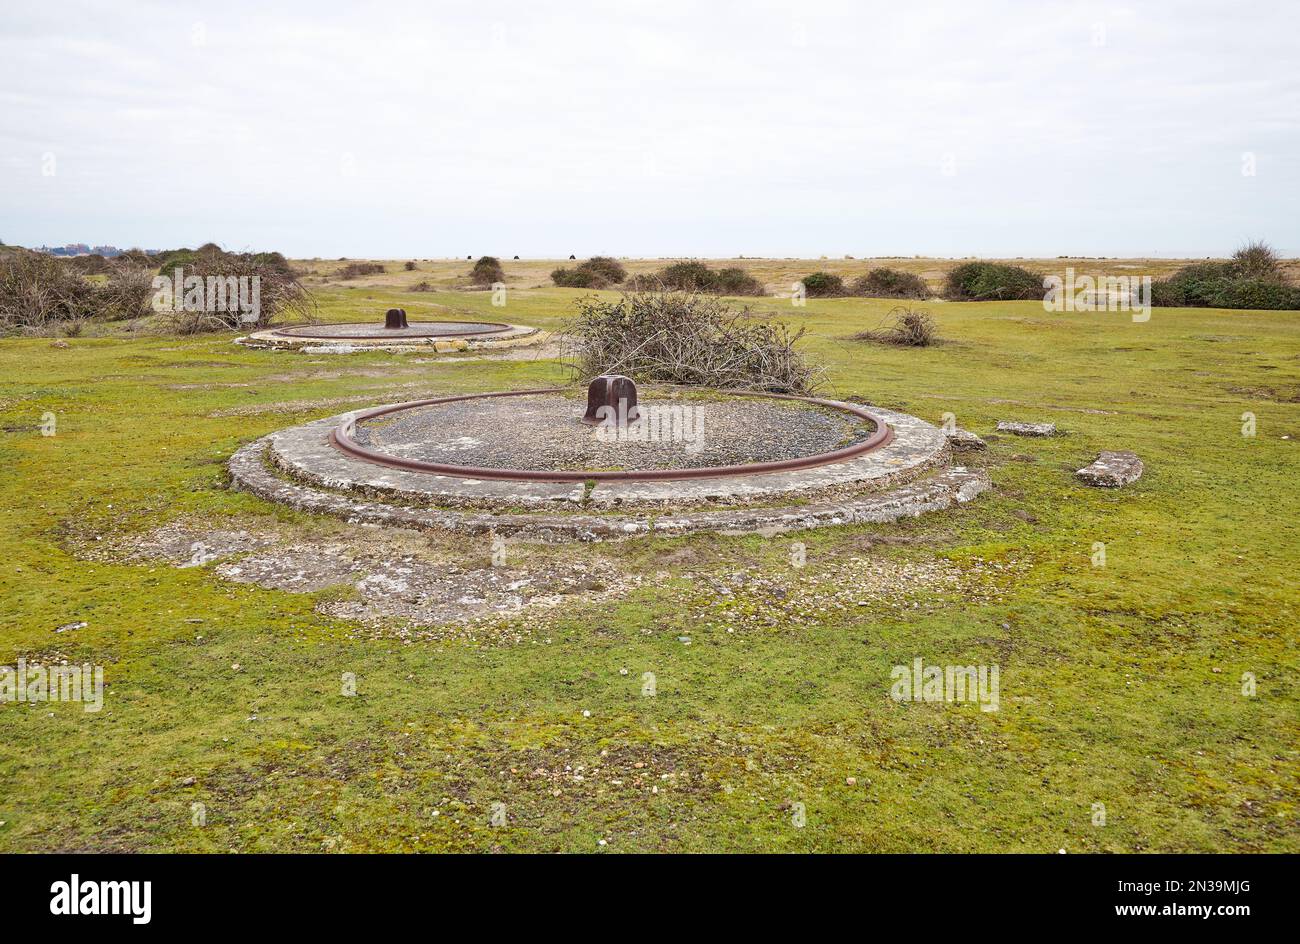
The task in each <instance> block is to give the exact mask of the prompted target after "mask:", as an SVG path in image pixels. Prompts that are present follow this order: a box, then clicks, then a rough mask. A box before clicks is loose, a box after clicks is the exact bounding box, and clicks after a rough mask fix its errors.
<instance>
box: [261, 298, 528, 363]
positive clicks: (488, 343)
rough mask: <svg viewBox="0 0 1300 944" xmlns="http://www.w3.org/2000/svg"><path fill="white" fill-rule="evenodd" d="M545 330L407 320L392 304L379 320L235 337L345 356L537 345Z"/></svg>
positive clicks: (269, 345)
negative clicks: (356, 353) (372, 352)
mask: <svg viewBox="0 0 1300 944" xmlns="http://www.w3.org/2000/svg"><path fill="white" fill-rule="evenodd" d="M544 338H545V333H544V332H541V331H538V330H537V329H536V328H529V327H526V326H524V325H512V324H504V323H500V322H492V321H410V320H409V319H408V318H407V314H406V310H405V309H404V308H390V309H389V310H388V311H387V312H386V313H385V315H384V320H383V322H375V323H367V322H326V323H322V324H305V325H288V326H285V327H280V328H268V329H266V330H264V331H258V332H256V333H254V334H250V335H248V336H247V337H241V338H236V339H235V342H236V343H237V344H242V345H244V346H246V347H257V348H272V349H276V350H289V351H303V352H304V353H309V354H344V353H350V352H353V351H375V350H380V351H417V350H418V351H424V352H426V353H427V352H430V351H432V352H434V353H438V354H447V353H454V352H457V351H469V350H493V349H496V348H504V347H515V346H519V345H523V344H535V343H537V342H538V341H541V340H543V339H544Z"/></svg>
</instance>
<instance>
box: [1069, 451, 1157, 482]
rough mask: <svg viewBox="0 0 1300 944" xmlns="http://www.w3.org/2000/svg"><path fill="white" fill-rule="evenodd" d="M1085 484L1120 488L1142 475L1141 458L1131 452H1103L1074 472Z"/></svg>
mask: <svg viewBox="0 0 1300 944" xmlns="http://www.w3.org/2000/svg"><path fill="white" fill-rule="evenodd" d="M1074 474H1075V475H1077V476H1078V477H1079V479H1080V480H1081V481H1082V482H1083V483H1084V484H1085V485H1093V486H1096V487H1098V488H1122V487H1123V486H1125V485H1129V484H1132V483H1133V482H1136V481H1137V480H1138V479H1140V478H1141V477H1142V460H1141V459H1139V458H1138V457H1137V455H1136V454H1135V453H1132V452H1103V453H1101V454H1100V455H1099V456H1097V459H1096V461H1095V462H1093V463H1092V465H1088V466H1084V467H1083V468H1082V469H1080V470H1079V471H1078V472H1076V473H1074Z"/></svg>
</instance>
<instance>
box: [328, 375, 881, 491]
mask: <svg viewBox="0 0 1300 944" xmlns="http://www.w3.org/2000/svg"><path fill="white" fill-rule="evenodd" d="M567 392H568V390H567V389H566V388H564V387H544V388H539V389H535V390H505V391H498V392H496V393H470V394H463V395H461V396H455V397H434V398H433V399H431V400H412V401H410V402H409V403H396V404H393V405H392V406H384V407H379V408H378V409H375V410H369V411H367V412H365V413H361V414H359V415H357V416H354V417H353V418H352V419H350V420H345V421H344V422H342V423H340V424H339V425H338V426H336V427H335V428H334V429H333V430H331V431H330V443H331V444H332V445H333V446H334V447H335V448H337V449H340V450H342V451H343V452H346V453H347V454H348V455H350V456H354V457H356V458H358V459H364V460H365V461H367V462H373V463H376V464H377V465H384V466H388V467H390V468H395V469H408V470H410V471H413V472H430V473H433V474H435V475H449V476H454V477H455V478H461V479H496V480H502V481H509V482H590V481H596V482H607V481H621V482H654V481H671V480H675V479H707V478H720V477H723V476H729V475H754V474H758V473H763V472H791V471H794V470H796V469H812V468H816V467H817V466H821V465H829V464H831V463H833V462H843V461H844V460H846V459H853V458H855V457H857V456H860V455H863V454H864V453H867V452H870V451H871V450H873V449H878V448H880V447H881V446H884V445H886V444H888V443H889V442H890V441H891V440H892V439H893V438H894V434H893V432H892V431H891V430H890V428H889V426H888V425H886V423H885V421H884V420H883V419H881V418H880V417H878V416H876V415H874V414H872V413H869V412H867V411H866V410H863V409H859V408H858V407H855V406H851V405H850V404H847V403H839V402H837V401H835V400H821V399H818V398H816V397H797V396H794V395H793V394H788V393H757V392H754V391H750V390H719V391H717V392H718V393H721V394H725V395H727V396H736V397H767V398H770V399H773V400H797V401H799V402H801V403H812V404H815V405H817V406H824V407H828V408H830V409H832V410H840V411H842V412H845V413H851V414H853V415H854V416H857V417H858V418H860V419H864V420H867V421H869V422H871V423H873V424H874V425H875V427H876V428H875V430H874V432H872V434H871V435H870V436H868V437H867V438H866V439H864V440H863V441H862V442H860V443H854V444H853V445H852V446H845V447H844V448H842V449H835V450H833V451H831V452H819V453H815V454H813V455H811V456H801V457H800V458H798V459H780V460H776V461H772V462H755V463H752V464H750V465H715V466H705V467H702V468H698V469H644V470H621V471H614V472H610V471H604V472H586V471H565V470H556V471H543V470H538V469H488V468H483V467H480V466H470V465H448V464H446V463H442V462H421V461H420V460H418V459H403V458H400V457H397V456H390V455H387V454H386V453H382V452H378V451H376V450H374V449H368V448H366V447H365V446H362V445H361V444H359V443H358V442H357V441H356V440H354V439H353V438H352V434H353V432H354V431H355V430H356V425H357V423H358V422H362V421H364V420H372V419H375V418H376V417H379V416H387V415H388V414H390V413H397V412H399V411H401V410H412V409H415V408H416V407H422V406H436V405H437V404H439V403H457V402H460V401H463V400H485V399H488V398H490V397H526V396H533V395H536V394H547V393H567Z"/></svg>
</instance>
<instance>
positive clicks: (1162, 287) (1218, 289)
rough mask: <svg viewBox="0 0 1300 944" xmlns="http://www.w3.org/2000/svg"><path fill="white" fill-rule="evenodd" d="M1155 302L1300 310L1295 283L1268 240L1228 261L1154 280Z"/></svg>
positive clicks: (1247, 247)
mask: <svg viewBox="0 0 1300 944" xmlns="http://www.w3.org/2000/svg"><path fill="white" fill-rule="evenodd" d="M1151 304H1152V305H1154V306H1158V307H1161V308H1173V307H1184V306H1185V307H1190V308H1253V309H1261V310H1274V311H1276V310H1283V311H1295V310H1300V288H1297V287H1296V286H1294V285H1291V284H1290V283H1289V282H1288V281H1287V280H1286V276H1285V274H1284V273H1283V271H1282V265H1281V261H1280V260H1279V259H1278V257H1277V253H1275V252H1274V251H1273V249H1272V247H1270V246H1269V245H1268V244H1267V243H1262V242H1252V243H1247V244H1246V245H1245V246H1242V247H1241V248H1240V249H1238V250H1237V251H1236V252H1235V253H1233V256H1232V258H1231V259H1229V260H1227V261H1226V262H1196V263H1193V264H1192V265H1188V266H1183V267H1182V268H1181V269H1179V270H1178V271H1177V272H1175V273H1174V274H1173V275H1171V276H1169V278H1167V279H1162V280H1160V281H1158V282H1152V283H1151Z"/></svg>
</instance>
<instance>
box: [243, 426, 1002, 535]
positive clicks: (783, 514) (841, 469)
mask: <svg viewBox="0 0 1300 944" xmlns="http://www.w3.org/2000/svg"><path fill="white" fill-rule="evenodd" d="M360 412H363V411H359V410H358V411H354V412H352V413H347V414H341V415H340V416H334V417H329V418H327V419H323V420H317V421H315V422H313V423H307V424H304V425H302V426H296V427H291V428H289V429H286V430H281V431H279V432H276V433H272V434H270V435H269V436H265V437H262V438H261V439H258V440H256V441H254V442H252V443H249V444H248V445H246V446H244V447H243V448H241V449H240V450H239V451H238V452H237V453H236V454H235V455H234V457H233V458H232V459H231V460H230V473H231V477H232V480H233V482H234V484H235V485H236V486H237V487H239V488H242V489H245V490H247V491H249V492H252V493H253V494H255V495H258V496H259V497H261V498H264V499H266V500H268V501H275V502H280V503H282V504H286V505H289V506H291V507H294V508H298V509H300V510H303V511H310V512H316V513H323V514H329V515H332V516H335V517H339V518H343V519H345V520H348V521H351V522H357V523H370V524H388V525H397V526H401V527H408V528H436V529H445V530H451V531H458V532H463V533H470V534H479V533H485V532H488V531H492V532H496V533H500V534H511V535H516V536H521V537H531V538H534V539H537V540H543V541H565V540H579V541H598V540H608V539H615V538H623V537H634V536H639V535H646V534H661V535H662V534H668V535H675V534H690V533H693V532H698V531H714V532H723V533H766V532H772V533H779V532H782V531H791V530H802V529H807V528H816V527H824V526H828V525H839V524H854V523H863V522H887V521H895V520H898V519H900V518H905V517H910V516H913V515H918V514H922V513H924V512H926V511H934V510H939V509H943V508H949V507H952V506H954V505H956V504H959V503H962V502H965V501H968V500H970V499H971V498H974V497H975V496H976V495H979V494H980V493H982V492H983V491H985V490H986V489H988V488H989V485H990V483H989V479H988V476H987V475H986V474H985V473H984V472H982V471H979V470H971V469H967V468H964V467H953V468H948V467H947V466H948V462H949V461H950V458H951V453H950V450H949V446H948V442H947V437H946V436H944V434H943V431H942V430H940V429H938V428H937V427H934V426H932V425H931V424H929V423H926V422H924V421H923V420H919V419H917V418H916V417H913V416H908V415H907V414H903V413H895V412H893V411H889V410H881V409H879V408H873V412H874V413H876V414H878V415H880V416H882V417H883V418H884V419H885V421H886V422H887V423H888V424H889V426H890V428H891V429H892V430H893V432H894V438H893V440H892V441H891V442H890V443H889V444H888V445H886V446H883V447H881V448H879V449H877V450H875V451H873V452H869V453H866V454H865V455H862V456H858V457H856V458H854V459H851V460H849V461H846V462H839V463H834V464H829V465H825V466H818V467H815V468H811V469H800V470H797V471H791V472H776V473H767V474H759V475H737V476H725V477H718V478H712V479H696V480H684V481H667V482H662V481H661V482H636V481H632V482H617V481H615V482H599V483H596V484H595V486H591V485H590V484H584V483H563V482H518V481H499V480H496V481H493V480H486V479H463V478H455V477H452V476H444V475H433V474H429V473H424V472H412V471H406V470H402V469H393V468H389V467H385V466H381V465H376V464H374V463H370V462H366V461H364V460H361V459H357V458H354V457H352V456H349V455H347V454H346V453H343V452H341V451H340V450H338V449H336V448H335V447H333V446H332V445H331V444H330V442H329V439H328V436H329V433H330V431H331V430H332V429H333V428H334V427H335V426H337V425H338V424H339V422H341V421H342V420H343V419H345V418H347V417H350V416H355V415H356V414H357V413H360ZM799 502H807V503H806V504H800V503H799Z"/></svg>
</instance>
